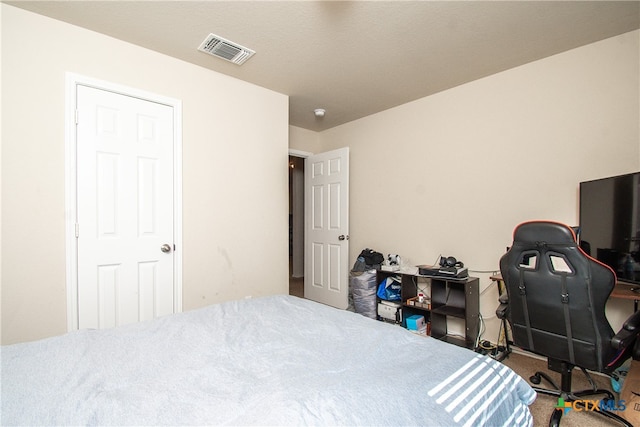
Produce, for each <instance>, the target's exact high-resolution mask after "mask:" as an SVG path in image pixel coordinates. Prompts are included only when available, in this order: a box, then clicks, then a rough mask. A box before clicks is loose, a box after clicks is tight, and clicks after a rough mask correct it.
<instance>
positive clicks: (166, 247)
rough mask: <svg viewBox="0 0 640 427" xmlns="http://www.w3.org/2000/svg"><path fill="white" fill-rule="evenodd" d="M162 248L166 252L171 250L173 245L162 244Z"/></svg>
mask: <svg viewBox="0 0 640 427" xmlns="http://www.w3.org/2000/svg"><path fill="white" fill-rule="evenodd" d="M160 250H161V251H162V252H164V253H167V252H171V245H169V244H168V243H165V244H164V245H162V246H160Z"/></svg>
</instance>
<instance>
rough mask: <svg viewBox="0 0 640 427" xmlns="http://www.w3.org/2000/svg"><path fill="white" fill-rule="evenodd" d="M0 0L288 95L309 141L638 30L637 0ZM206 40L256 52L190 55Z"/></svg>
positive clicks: (293, 118)
mask: <svg viewBox="0 0 640 427" xmlns="http://www.w3.org/2000/svg"><path fill="white" fill-rule="evenodd" d="M4 2H5V3H8V4H12V5H14V6H17V7H20V8H23V9H27V10H31V11H33V12H36V13H39V14H42V15H46V16H50V17H52V18H55V19H59V20H62V21H66V22H69V23H72V24H75V25H78V26H81V27H85V28H88V29H91V30H94V31H97V32H100V33H104V34H107V35H110V36H112V37H115V38H118V39H122V40H125V41H127V42H130V43H134V44H137V45H139V46H143V47H146V48H148V49H152V50H155V51H158V52H161V53H164V54H167V55H170V56H173V57H176V58H179V59H182V60H184V61H188V62H191V63H194V64H197V65H200V66H202V67H206V68H210V69H211V70H214V71H217V72H220V73H223V74H227V75H230V76H233V77H236V78H238V79H241V80H245V81H247V82H251V83H254V84H256V85H259V86H262V87H265V88H269V89H272V90H274V91H277V92H280V93H283V94H286V95H289V97H290V123H291V124H292V125H294V126H299V127H302V128H306V129H310V130H315V131H320V130H324V129H328V128H331V127H334V126H337V125H340V124H342V123H346V122H349V121H352V120H355V119H358V118H361V117H364V116H367V115H370V114H373V113H376V112H379V111H382V110H385V109H388V108H391V107H394V106H397V105H400V104H403V103H406V102H409V101H412V100H415V99H418V98H422V97H425V96H428V95H431V94H433V93H436V92H439V91H442V90H445V89H448V88H451V87H455V86H457V85H460V84H463V83H466V82H469V81H473V80H476V79H479V78H482V77H484V76H487V75H490V74H494V73H497V72H500V71H503V70H506V69H509V68H513V67H517V66H519V65H522V64H526V63H528V62H531V61H535V60H538V59H540V58H544V57H547V56H550V55H554V54H557V53H560V52H563V51H566V50H569V49H573V48H575V47H578V46H582V45H585V44H589V43H593V42H595V41H598V40H602V39H605V38H608V37H612V36H616V35H619V34H623V33H625V32H629V31H632V30H635V29H638V28H640V1H546V2H542V1H541V2H538V1H287V2H285V1H94V0H85V1H4ZM209 33H214V34H217V35H218V36H221V37H224V38H227V39H229V40H231V41H233V42H236V43H238V44H240V45H243V46H246V47H248V48H250V49H253V50H255V51H256V54H255V55H254V56H253V57H252V58H250V59H249V60H248V61H247V62H246V63H245V64H244V65H242V66H238V65H235V64H232V63H230V62H227V61H224V60H221V59H219V58H216V57H213V56H210V55H207V54H205V53H202V52H199V51H198V50H197V48H198V46H199V45H200V43H201V42H202V41H203V40H204V38H205V37H206V36H207V35H208V34H209ZM318 107H320V108H325V109H326V110H327V113H326V116H325V117H324V118H322V119H318V118H316V117H315V116H314V115H313V110H314V109H315V108H318Z"/></svg>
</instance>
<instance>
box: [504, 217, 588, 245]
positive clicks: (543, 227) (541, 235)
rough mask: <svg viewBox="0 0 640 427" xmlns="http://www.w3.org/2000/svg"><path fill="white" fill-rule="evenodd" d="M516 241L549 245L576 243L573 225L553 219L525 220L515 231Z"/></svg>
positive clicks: (514, 238)
mask: <svg viewBox="0 0 640 427" xmlns="http://www.w3.org/2000/svg"><path fill="white" fill-rule="evenodd" d="M513 242H514V243H525V242H545V243H547V244H549V245H562V244H564V245H566V244H572V243H573V244H575V243H576V235H575V234H574V232H573V230H572V229H571V227H569V226H568V225H565V224H561V223H559V222H553V221H530V222H524V223H522V224H520V225H518V226H517V227H516V229H515V230H514V231H513Z"/></svg>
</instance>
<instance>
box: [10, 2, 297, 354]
mask: <svg viewBox="0 0 640 427" xmlns="http://www.w3.org/2000/svg"><path fill="white" fill-rule="evenodd" d="M1 11H2V125H3V126H2V255H3V256H2V343H3V344H8V343H13V342H19V341H25V340H32V339H37V338H41V337H46V336H51V335H55V334H60V333H63V332H65V331H66V325H67V319H66V309H67V307H66V287H65V234H64V233H65V211H64V209H65V204H64V200H65V199H64V197H65V193H64V170H65V164H64V155H65V152H64V147H65V139H64V138H65V134H64V119H65V117H64V107H65V72H73V73H78V74H80V75H84V76H87V77H91V78H95V79H101V80H105V81H108V82H112V83H116V84H119V85H124V86H129V87H134V88H137V89H140V90H144V91H148V92H152V93H156V94H159V95H163V96H167V97H172V98H176V99H179V100H181V101H182V109H183V123H182V125H183V135H182V137H183V217H184V218H183V232H184V233H183V236H184V237H183V244H184V247H183V248H182V250H183V270H184V274H183V303H184V309H185V310H188V309H192V308H196V307H200V306H203V305H207V304H211V303H214V302H220V301H224V300H229V299H234V298H242V297H245V296H248V295H252V296H254V297H255V296H260V295H266V294H274V293H286V292H287V291H288V285H287V275H288V273H287V272H288V266H287V262H288V254H287V235H288V232H287V212H288V201H287V200H288V199H287V160H288V153H287V151H288V132H289V127H288V99H287V97H286V96H284V95H282V94H278V93H275V92H272V91H269V90H266V89H263V88H260V87H257V86H254V85H251V84H247V83H244V82H241V81H239V80H235V79H232V78H229V77H226V76H224V75H221V74H218V73H214V72H211V71H208V70H206V69H203V68H201V67H197V66H193V65H190V64H187V63H185V62H182V61H179V60H176V59H173V58H170V57H167V56H164V55H160V54H158V53H155V52H152V51H149V50H146V49H142V48H140V47H137V46H134V45H131V44H127V43H124V42H121V41H118V40H115V39H112V38H109V37H106V36H103V35H100V34H97V33H93V32H90V31H87V30H84V29H81V28H78V27H74V26H71V25H68V24H66V23H62V22H59V21H55V20H52V19H48V18H45V17H42V16H39V15H36V14H32V13H30V12H26V11H23V10H20V9H17V8H14V7H11V6H8V5H5V4H2V5H1ZM212 60H214V59H212ZM247 123H251V126H247ZM179 250H180V248H179Z"/></svg>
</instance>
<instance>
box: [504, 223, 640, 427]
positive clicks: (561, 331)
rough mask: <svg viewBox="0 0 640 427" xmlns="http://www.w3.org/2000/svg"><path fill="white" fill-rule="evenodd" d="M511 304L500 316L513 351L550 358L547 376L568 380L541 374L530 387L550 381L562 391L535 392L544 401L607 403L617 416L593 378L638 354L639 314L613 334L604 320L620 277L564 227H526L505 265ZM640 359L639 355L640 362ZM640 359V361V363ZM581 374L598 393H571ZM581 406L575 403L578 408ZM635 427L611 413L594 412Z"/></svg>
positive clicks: (517, 233)
mask: <svg viewBox="0 0 640 427" xmlns="http://www.w3.org/2000/svg"><path fill="white" fill-rule="evenodd" d="M500 271H501V273H502V278H503V280H504V282H505V285H506V290H507V294H506V297H507V298H508V301H507V299H506V298H503V299H502V300H501V303H502V304H501V305H500V307H498V310H497V314H498V317H499V318H501V319H504V318H506V319H507V320H508V321H509V323H510V325H511V333H512V339H513V343H514V344H515V345H516V346H518V347H521V348H523V349H525V350H528V351H531V352H533V353H537V354H539V355H542V356H545V357H547V360H548V368H549V369H550V370H553V371H555V372H559V373H560V374H561V381H562V382H561V387H557V386H556V385H555V384H554V382H553V381H552V380H551V379H550V378H549V376H547V375H546V374H545V373H544V372H536V373H535V375H533V376H532V377H531V382H532V383H534V384H539V383H540V380H541V378H544V379H545V380H546V381H548V382H549V383H550V384H552V385H553V386H554V387H555V388H556V390H549V389H543V388H539V387H534V389H535V390H536V391H537V392H538V393H542V394H547V395H551V396H557V397H562V398H563V399H564V401H565V402H571V401H577V400H596V399H597V398H595V397H592V398H591V399H589V398H586V397H585V396H591V395H603V396H604V397H606V398H607V399H609V400H608V401H606V402H611V403H612V404H614V405H613V406H609V407H610V408H615V401H614V400H613V394H612V393H611V392H610V391H608V390H603V389H597V388H596V386H595V384H594V383H593V381H592V380H591V377H590V376H589V374H588V373H587V370H591V371H597V372H601V373H604V374H608V375H610V374H611V373H612V372H613V371H614V370H615V369H616V368H617V367H619V366H620V365H621V364H622V363H623V362H624V361H625V360H627V359H628V358H629V357H630V356H631V355H632V353H637V351H634V348H633V347H634V346H635V347H638V346H636V342H640V340H638V341H636V338H637V336H638V334H639V333H640V311H639V312H636V313H634V314H633V315H632V316H631V317H629V319H627V321H626V322H625V324H624V325H623V327H622V329H621V330H620V332H618V333H617V334H615V333H614V331H613V329H612V328H611V326H610V325H609V322H608V321H607V318H606V317H605V311H604V310H605V304H606V302H607V299H608V298H609V294H610V293H611V291H612V290H613V287H614V285H615V283H616V275H615V272H614V271H613V270H612V269H611V268H609V267H608V266H606V265H604V264H602V263H600V262H598V261H597V260H595V259H593V258H591V257H590V256H588V255H587V254H585V253H584V252H583V251H582V250H581V249H580V247H579V246H578V244H577V243H576V236H575V234H574V232H573V230H572V229H571V227H568V226H566V225H564V224H560V223H556V222H550V221H535V222H525V223H523V224H520V225H519V226H517V227H516V229H515V230H514V233H513V245H512V246H511V248H510V249H509V250H508V251H507V253H506V254H505V255H504V256H502V258H501V259H500ZM634 356H635V355H634ZM637 358H638V357H634V359H637ZM574 367H579V368H581V369H582V371H583V372H584V373H585V375H586V376H587V378H588V379H589V382H590V383H591V385H592V387H593V388H592V389H589V390H582V391H575V392H574V391H572V390H571V372H572V370H573V368H574ZM579 403H580V402H576V404H579ZM563 412H564V411H563V410H562V409H556V410H554V411H553V414H552V416H551V420H550V422H549V425H550V426H557V425H559V424H560V419H561V417H562V415H563ZM593 412H594V413H597V414H601V415H605V416H607V417H609V418H612V419H614V420H616V421H619V422H620V423H621V424H623V425H627V426H630V425H631V424H629V423H628V422H626V421H625V420H624V419H623V418H621V417H620V416H618V415H617V414H615V413H613V412H611V411H604V410H600V411H593Z"/></svg>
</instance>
